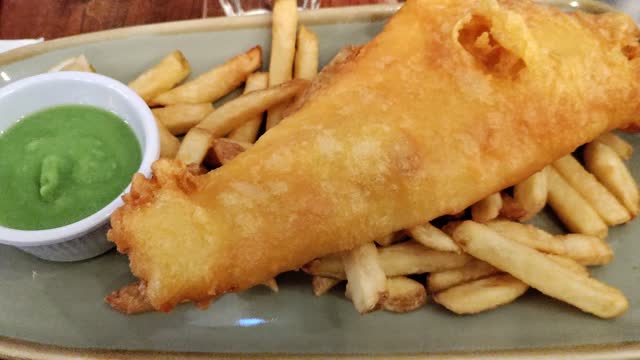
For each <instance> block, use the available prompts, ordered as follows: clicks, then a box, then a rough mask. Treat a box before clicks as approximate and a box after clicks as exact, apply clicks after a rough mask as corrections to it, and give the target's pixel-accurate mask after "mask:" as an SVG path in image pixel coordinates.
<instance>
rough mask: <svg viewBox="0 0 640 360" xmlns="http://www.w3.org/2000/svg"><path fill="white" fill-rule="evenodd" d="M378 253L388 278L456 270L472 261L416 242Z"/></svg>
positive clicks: (404, 243)
mask: <svg viewBox="0 0 640 360" xmlns="http://www.w3.org/2000/svg"><path fill="white" fill-rule="evenodd" d="M378 253H379V256H378V261H380V265H381V266H382V269H384V273H385V274H386V275H387V276H399V275H411V274H424V273H426V272H433V271H443V270H448V269H455V268H457V267H460V266H463V265H464V264H466V263H467V262H469V261H471V257H470V256H468V255H466V254H456V253H453V252H444V251H437V250H431V249H429V248H427V247H425V246H424V245H422V244H420V243H417V242H415V241H407V242H403V243H400V244H395V245H391V246H387V247H383V248H380V249H378Z"/></svg>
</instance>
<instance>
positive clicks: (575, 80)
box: [109, 0, 640, 311]
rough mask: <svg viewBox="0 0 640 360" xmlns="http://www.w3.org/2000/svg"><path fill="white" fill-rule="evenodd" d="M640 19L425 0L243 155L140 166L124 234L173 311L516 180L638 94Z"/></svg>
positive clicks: (123, 246) (160, 302) (159, 298)
mask: <svg viewBox="0 0 640 360" xmlns="http://www.w3.org/2000/svg"><path fill="white" fill-rule="evenodd" d="M636 36H637V29H636V28H635V27H634V26H632V22H631V20H630V19H628V18H627V17H624V16H620V15H598V16H596V15H586V14H581V15H572V14H566V13H563V12H561V11H559V10H557V9H554V8H550V7H544V6H540V5H535V4H533V3H532V2H529V1H524V0H517V1H516V0H500V1H496V0H409V1H408V2H407V3H406V4H405V6H404V7H403V8H402V9H401V10H400V11H399V12H398V14H396V15H395V16H394V17H393V18H392V19H391V20H390V21H389V23H388V24H387V26H386V27H385V29H384V31H383V32H382V33H381V34H379V35H378V36H377V37H376V38H375V39H374V40H373V41H371V42H370V43H369V44H367V45H365V46H364V47H362V48H361V49H360V50H359V51H358V52H357V56H353V57H352V58H351V60H350V61H348V62H347V63H346V64H343V65H342V66H341V67H340V68H339V69H338V70H336V71H335V72H334V74H333V75H332V76H331V77H330V78H329V79H321V80H320V81H322V82H323V83H324V84H323V86H322V87H321V90H318V91H315V92H314V93H313V95H312V96H309V97H308V98H307V99H306V101H304V105H302V107H301V108H300V109H299V110H297V111H296V112H295V113H293V114H292V115H291V116H289V117H288V118H286V119H284V120H283V121H282V122H281V123H280V124H279V125H278V126H277V127H275V128H274V129H272V130H270V131H269V132H268V133H267V134H265V135H264V136H262V137H261V138H260V140H259V141H258V142H257V143H256V144H255V145H254V146H253V147H252V148H251V149H249V150H247V151H246V152H244V153H242V154H240V155H238V157H237V158H236V159H234V161H231V162H229V164H227V165H225V166H224V167H222V168H220V169H218V170H215V171H212V172H210V173H208V174H207V175H202V176H193V175H191V174H190V173H189V172H188V171H187V170H186V169H185V168H184V166H182V165H181V164H180V163H178V162H172V161H167V160H160V161H158V162H157V163H156V164H155V165H154V167H153V178H152V179H144V178H142V177H140V176H137V177H136V178H135V180H134V183H133V186H132V190H131V193H130V194H128V195H127V196H125V198H124V200H125V205H124V207H122V208H121V209H119V210H118V211H116V213H115V214H114V215H113V218H112V226H113V230H111V231H110V232H109V237H110V239H112V240H113V241H114V242H116V244H117V245H118V249H119V250H120V251H122V252H125V253H127V254H128V255H129V258H130V262H131V269H132V272H133V273H134V275H136V276H137V277H138V278H140V279H141V280H144V281H145V282H146V284H147V288H146V295H147V296H148V298H149V302H150V304H151V305H152V306H153V307H154V308H155V309H159V310H163V311H168V310H170V309H171V308H172V307H173V306H175V305H176V304H178V303H180V302H182V301H189V300H190V301H194V302H203V301H206V300H208V299H211V298H212V297H214V296H216V295H219V294H223V293H225V292H229V291H237V290H242V289H246V288H248V287H251V286H253V285H255V284H259V283H261V282H263V281H265V280H267V279H269V278H271V277H273V276H275V275H276V274H278V273H280V272H283V271H287V270H292V269H297V268H299V267H300V266H302V265H303V264H305V263H307V262H309V261H310V260H312V259H314V258H317V257H320V256H323V255H326V254H329V253H333V252H337V251H342V250H346V249H350V248H353V247H354V246H356V245H358V244H361V243H364V242H369V241H372V240H374V239H376V238H379V237H381V236H383V235H385V234H389V233H391V232H393V231H397V230H400V229H403V228H408V227H411V226H414V225H417V224H420V223H424V222H425V221H427V220H430V219H433V218H436V217H438V216H441V215H443V214H453V213H456V212H459V211H462V210H463V209H465V208H466V207H468V206H469V205H470V204H473V203H475V202H476V201H478V200H480V199H482V198H484V197H486V196H487V195H489V194H493V193H495V192H497V191H500V190H501V189H504V188H506V187H508V186H511V185H513V184H515V183H517V182H519V181H521V180H523V179H525V178H526V177H528V176H530V175H531V174H533V173H534V172H536V171H538V170H540V169H541V168H542V167H544V166H545V165H547V164H549V163H551V162H552V161H553V160H555V159H557V158H559V157H561V156H564V155H566V154H568V153H570V152H571V151H573V150H574V149H575V148H576V147H578V146H580V145H581V144H584V143H586V142H588V141H590V140H592V139H593V138H595V137H596V136H598V135H599V134H601V133H602V132H604V131H607V130H610V129H612V128H618V127H622V126H625V125H628V124H629V123H630V122H631V121H632V120H634V119H635V118H636V116H637V115H638V113H639V111H638V110H639V109H640V85H639V84H640V60H639V59H637V58H634V57H633V56H630V54H631V55H633V54H635V53H636V51H635V50H634V49H635V48H636V47H637V37H636Z"/></svg>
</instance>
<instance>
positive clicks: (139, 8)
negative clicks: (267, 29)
mask: <svg viewBox="0 0 640 360" xmlns="http://www.w3.org/2000/svg"><path fill="white" fill-rule="evenodd" d="M270 1H271V0H0V39H22V38H41V37H42V38H45V39H54V38H58V37H63V36H70V35H76V34H80V33H86V32H91V31H99V30H106V29H113V28H118V27H123V26H132V25H141V24H150V23H157V22H166V21H176V20H186V19H198V18H204V17H213V16H225V13H226V14H232V13H234V14H239V13H242V10H243V9H241V8H244V10H246V11H248V12H249V13H254V12H256V11H255V10H256V9H264V8H267V9H268V7H269V5H270ZM396 1H397V0H299V4H300V5H301V6H304V7H306V8H313V7H318V6H319V7H337V6H349V5H363V4H375V3H395V2H396ZM567 1H569V0H567ZM583 1H584V0H583ZM604 1H605V2H607V3H609V4H611V5H613V6H615V7H617V8H619V9H621V10H622V11H625V12H627V13H628V14H630V15H632V16H633V17H634V18H635V19H636V21H640V0H604ZM572 2H573V3H576V4H579V3H580V0H575V1H572ZM257 12H260V11H259V10H258V11H257Z"/></svg>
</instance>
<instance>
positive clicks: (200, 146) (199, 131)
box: [177, 80, 308, 164]
mask: <svg viewBox="0 0 640 360" xmlns="http://www.w3.org/2000/svg"><path fill="white" fill-rule="evenodd" d="M307 85H308V82H307V81H306V80H291V81H288V82H286V83H284V84H280V85H278V86H275V87H271V88H268V89H264V90H258V91H252V92H250V93H247V94H243V95H241V96H239V97H237V98H235V99H233V100H231V101H229V102H227V103H225V104H224V105H222V106H221V107H219V108H218V109H216V110H215V111H213V112H212V113H211V114H209V116H207V117H206V118H204V120H202V121H201V122H200V123H199V124H198V125H196V126H195V127H194V128H192V129H191V130H189V132H188V133H187V135H186V136H185V138H184V139H183V140H182V145H181V146H180V150H179V151H178V155H177V159H178V160H181V161H182V162H183V163H184V164H200V163H201V162H202V160H203V159H204V157H205V155H206V153H207V150H208V149H209V145H210V144H211V141H212V140H213V139H215V138H219V137H222V136H224V135H226V134H227V133H228V132H230V131H231V130H233V129H235V128H237V127H239V126H240V125H242V124H244V123H245V122H246V121H249V120H252V119H254V118H255V116H256V115H259V114H261V113H262V112H264V111H265V110H266V109H268V108H270V107H272V106H274V105H276V104H280V103H282V102H283V101H286V100H289V99H291V98H292V97H293V96H295V95H296V94H298V93H300V91H302V90H304V88H305V87H306V86H307Z"/></svg>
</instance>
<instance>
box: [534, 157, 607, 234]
mask: <svg viewBox="0 0 640 360" xmlns="http://www.w3.org/2000/svg"><path fill="white" fill-rule="evenodd" d="M547 176H548V180H549V198H548V200H547V201H548V202H549V205H550V206H551V208H552V209H553V211H554V212H555V213H556V215H558V218H560V220H561V221H562V223H563V224H564V225H565V226H566V227H567V229H569V230H570V231H572V232H576V233H581V234H588V235H595V236H598V237H601V238H604V237H606V236H607V232H608V228H607V224H605V223H604V221H603V220H602V218H601V217H600V216H599V215H598V213H597V212H596V211H595V210H594V209H593V207H591V205H589V203H588V202H587V200H585V199H584V198H583V197H582V195H580V194H579V193H578V192H577V191H576V190H575V189H574V188H573V187H572V186H571V185H569V184H568V183H567V181H566V180H565V179H564V178H563V177H562V176H560V174H558V172H557V171H556V170H555V168H554V167H549V168H548V171H547Z"/></svg>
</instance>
